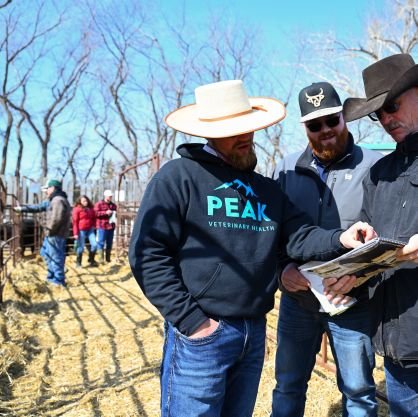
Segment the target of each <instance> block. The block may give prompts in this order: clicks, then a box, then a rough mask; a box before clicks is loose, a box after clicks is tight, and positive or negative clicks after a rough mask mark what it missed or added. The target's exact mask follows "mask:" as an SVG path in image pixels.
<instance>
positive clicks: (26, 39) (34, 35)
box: [0, 1, 60, 175]
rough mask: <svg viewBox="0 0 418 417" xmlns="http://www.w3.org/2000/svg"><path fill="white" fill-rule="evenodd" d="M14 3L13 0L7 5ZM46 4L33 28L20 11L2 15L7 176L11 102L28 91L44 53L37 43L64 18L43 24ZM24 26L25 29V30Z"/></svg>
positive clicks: (0, 172)
mask: <svg viewBox="0 0 418 417" xmlns="http://www.w3.org/2000/svg"><path fill="white" fill-rule="evenodd" d="M10 3H11V1H10V2H7V3H6V4H10ZM6 4H5V5H6ZM5 5H4V6H5ZM44 5H45V3H44V2H42V3H40V4H39V7H38V8H37V11H36V14H35V17H34V20H33V21H32V22H31V25H30V26H29V27H28V26H27V22H26V20H23V18H22V16H21V14H20V13H19V11H17V10H15V9H13V8H10V11H9V13H8V14H5V15H4V16H3V18H2V23H3V31H4V32H3V35H2V38H1V40H0V54H1V55H2V56H3V57H4V59H3V60H2V61H3V65H2V67H1V71H2V72H1V75H0V76H1V78H0V81H1V90H0V104H1V105H2V107H3V108H4V110H5V113H6V118H7V121H6V129H5V134H4V142H3V149H2V160H1V166H0V175H3V174H4V173H5V171H6V164H7V154H8V147H9V143H10V138H11V131H12V127H13V119H14V118H13V113H12V109H13V108H14V107H13V105H12V103H11V102H10V100H11V97H13V96H14V95H16V93H20V94H21V95H22V94H23V95H24V94H25V93H23V88H24V86H26V84H27V82H28V79H29V77H30V75H31V73H32V71H33V68H34V67H35V65H36V64H37V62H38V61H39V60H40V59H41V57H42V56H43V53H44V51H43V48H42V45H41V46H40V47H39V48H38V49H37V50H34V45H35V44H36V43H37V42H42V40H43V39H44V38H45V36H47V35H48V34H49V33H50V32H51V31H52V30H54V29H55V28H56V27H57V26H58V25H59V23H60V18H59V19H58V21H55V22H53V23H52V24H48V25H44V24H43V23H42V13H43V11H44ZM23 27H24V28H25V30H22V28H23ZM27 56H30V60H29V62H28V63H27V60H25V58H27ZM12 73H16V74H17V76H12V75H11V74H12Z"/></svg>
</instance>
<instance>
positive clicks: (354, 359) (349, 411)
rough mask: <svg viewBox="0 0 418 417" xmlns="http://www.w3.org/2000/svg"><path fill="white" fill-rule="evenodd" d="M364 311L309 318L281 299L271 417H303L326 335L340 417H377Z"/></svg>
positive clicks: (289, 300) (310, 314) (285, 298)
mask: <svg viewBox="0 0 418 417" xmlns="http://www.w3.org/2000/svg"><path fill="white" fill-rule="evenodd" d="M369 327H370V323H369V314H368V311H367V310H366V309H364V310H360V309H353V310H347V311H346V312H344V313H342V314H341V315H337V316H333V317H332V316H330V315H329V314H326V313H319V312H318V313H313V312H310V311H307V310H305V309H303V308H302V307H300V306H299V304H298V303H297V301H296V300H294V299H293V298H291V297H289V296H288V295H286V294H282V297H281V300H280V313H279V323H278V331H277V352H276V387H275V388H274V390H273V412H272V416H274V417H283V416H286V417H299V416H300V417H302V416H303V413H304V410H305V401H306V391H307V388H308V381H309V379H310V377H311V373H312V370H313V368H314V366H315V359H316V354H317V353H318V352H319V350H320V346H321V340H322V335H323V333H324V332H326V333H327V335H328V338H329V342H330V345H331V349H332V353H333V355H334V358H335V362H336V366H337V384H338V388H339V390H340V392H341V393H342V394H343V416H344V417H346V416H350V417H360V416H364V417H366V416H367V417H372V416H377V402H376V398H375V393H376V387H375V384H374V380H373V375H372V372H373V368H374V365H375V360H374V353H373V350H372V345H371V340H370V336H369V334H370V329H369Z"/></svg>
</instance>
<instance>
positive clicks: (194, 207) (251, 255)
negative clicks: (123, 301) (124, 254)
mask: <svg viewBox="0 0 418 417" xmlns="http://www.w3.org/2000/svg"><path fill="white" fill-rule="evenodd" d="M202 148H203V145H200V144H186V145H181V146H180V147H179V148H178V149H177V151H178V153H179V154H180V155H181V158H180V159H175V160H172V161H170V162H168V163H167V164H165V165H164V166H163V167H162V168H161V170H160V171H159V172H158V173H157V174H155V175H154V177H153V178H152V180H151V181H150V183H149V185H148V187H147V190H146V192H145V194H144V197H143V199H142V203H141V206H140V208H139V212H138V216H137V219H136V222H135V226H134V229H133V233H132V238H131V243H130V249H129V261H130V265H131V268H132V271H133V273H134V276H135V279H136V280H137V282H138V283H139V285H140V287H141V289H142V290H143V292H144V293H145V295H146V297H147V298H148V299H149V300H150V301H151V302H152V303H153V304H154V305H155V306H156V307H157V308H158V310H159V311H160V313H161V314H162V316H163V317H164V318H165V319H166V320H168V321H169V322H171V323H172V324H173V325H174V326H176V327H177V328H178V329H179V331H180V332H181V333H183V334H185V335H186V336H187V335H190V334H191V333H193V331H194V330H195V329H197V328H198V327H199V325H200V324H202V323H203V322H204V321H205V320H207V318H208V317H211V318H221V317H222V318H238V317H239V318H254V317H262V316H264V315H265V314H266V313H267V312H268V311H269V310H271V309H272V307H273V305H274V293H275V291H276V289H277V252H278V248H279V246H282V247H283V246H284V245H285V244H286V242H288V244H287V251H288V253H290V254H292V256H295V257H299V258H302V259H304V260H308V259H311V258H316V259H319V260H325V259H330V258H332V257H334V256H338V255H340V254H341V253H343V252H345V249H344V248H343V247H342V246H341V244H340V242H339V236H340V234H341V233H340V232H341V231H340V229H338V230H334V231H332V232H331V231H329V232H325V231H323V230H321V229H319V228H317V227H313V226H309V225H308V223H309V219H308V217H307V216H306V215H305V214H303V213H302V212H300V211H299V210H298V209H297V208H296V207H295V206H294V205H293V204H291V203H290V201H289V200H288V198H287V197H286V195H285V194H284V193H283V192H282V190H281V189H280V186H279V185H278V184H277V182H276V181H274V180H273V179H270V178H266V177H263V176H262V175H260V174H258V173H256V172H254V171H252V170H249V171H240V170H236V169H234V168H233V167H231V166H230V165H228V164H226V163H225V162H224V161H222V160H221V159H220V158H218V157H216V156H213V155H211V154H209V153H208V152H206V151H204V150H203V149H202Z"/></svg>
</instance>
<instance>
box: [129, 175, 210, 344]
mask: <svg viewBox="0 0 418 417" xmlns="http://www.w3.org/2000/svg"><path fill="white" fill-rule="evenodd" d="M160 174H162V172H161V171H160V172H159V173H158V174H156V175H155V176H154V177H153V179H152V180H151V182H150V183H149V185H148V187H147V189H146V191H145V194H144V196H143V199H142V202H141V206H140V209H139V211H138V215H137V218H136V221H135V225H134V229H133V232H132V238H131V242H130V247H129V263H130V266H131V269H132V272H133V275H134V277H135V279H136V281H137V282H138V284H139V286H140V287H141V289H142V291H143V292H144V294H145V296H146V297H147V298H148V299H149V300H150V302H151V303H152V304H153V305H154V306H155V307H156V308H157V309H158V310H159V312H160V313H161V315H162V316H163V317H164V318H165V319H166V320H167V321H169V322H170V323H172V324H173V325H174V326H176V327H177V328H178V329H179V331H180V332H181V333H183V334H185V335H186V336H189V335H190V334H192V333H193V331H194V330H196V329H197V328H198V327H199V326H200V324H202V323H203V322H204V321H205V320H207V316H206V315H205V313H204V312H203V311H202V310H201V308H200V307H199V304H198V303H197V302H196V301H195V300H194V299H193V297H192V296H191V294H190V293H189V292H188V290H187V288H186V287H185V286H184V285H183V282H182V279H181V276H180V270H179V267H178V262H177V254H178V250H179V248H180V247H181V242H182V224H183V222H184V219H185V213H186V210H187V202H185V201H183V198H182V197H181V192H180V191H179V190H178V189H176V182H175V181H170V183H169V181H166V180H165V179H161V175H160Z"/></svg>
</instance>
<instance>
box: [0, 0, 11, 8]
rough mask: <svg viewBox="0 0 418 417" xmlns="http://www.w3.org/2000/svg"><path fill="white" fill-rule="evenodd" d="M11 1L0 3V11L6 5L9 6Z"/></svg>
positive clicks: (6, 0)
mask: <svg viewBox="0 0 418 417" xmlns="http://www.w3.org/2000/svg"><path fill="white" fill-rule="evenodd" d="M12 1H13V0H5V1H4V2H3V3H0V9H2V8H3V7H6V6H7V5H8V4H11V2H12Z"/></svg>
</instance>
